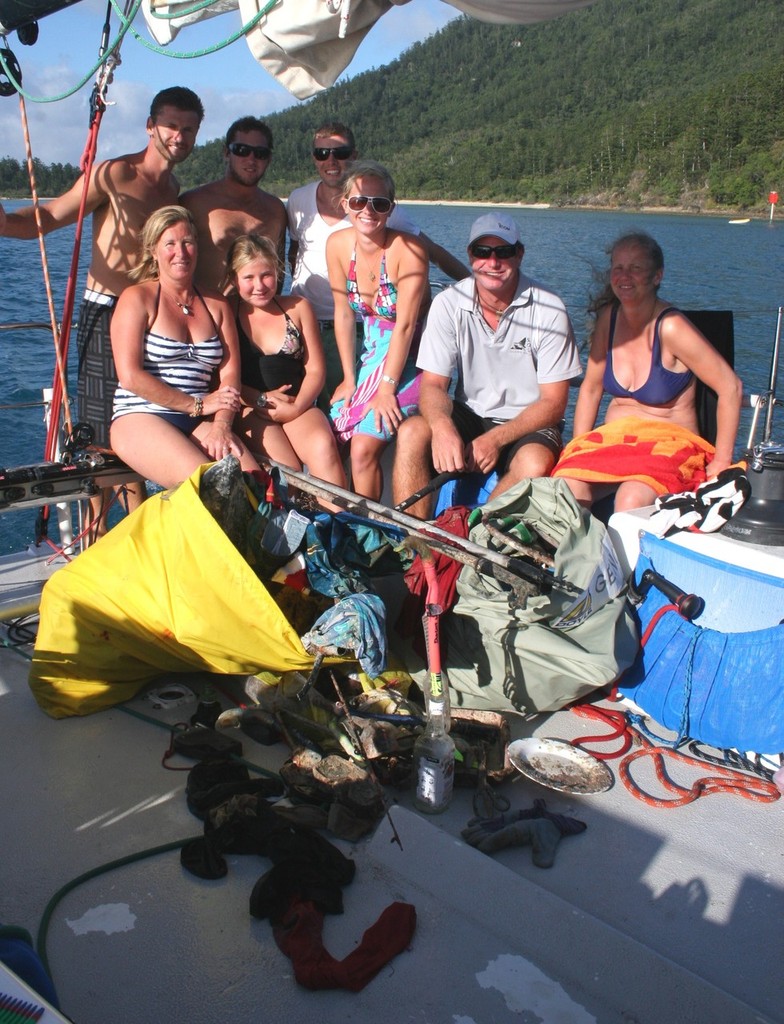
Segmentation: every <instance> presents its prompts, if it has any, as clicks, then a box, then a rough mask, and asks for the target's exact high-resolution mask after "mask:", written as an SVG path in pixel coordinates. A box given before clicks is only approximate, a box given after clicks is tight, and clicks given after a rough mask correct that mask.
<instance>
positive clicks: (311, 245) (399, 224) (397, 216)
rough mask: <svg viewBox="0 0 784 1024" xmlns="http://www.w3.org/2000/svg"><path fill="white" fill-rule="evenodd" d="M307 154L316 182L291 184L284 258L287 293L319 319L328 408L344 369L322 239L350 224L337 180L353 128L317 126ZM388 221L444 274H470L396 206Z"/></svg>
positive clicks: (350, 153)
mask: <svg viewBox="0 0 784 1024" xmlns="http://www.w3.org/2000/svg"><path fill="white" fill-rule="evenodd" d="M312 156H313V163H314V166H315V168H316V171H317V172H318V181H312V182H310V183H309V184H308V185H303V186H302V187H301V188H297V189H294V191H293V192H292V193H291V195H290V196H289V198H288V203H287V210H288V219H289V253H288V259H289V266H290V267H291V274H292V285H291V293H292V295H302V296H304V297H305V298H306V299H307V300H308V301H309V302H310V304H311V306H313V308H314V309H315V311H316V317H317V318H318V321H319V328H320V330H321V337H322V340H323V341H324V354H325V356H326V360H327V380H326V384H325V387H324V392H323V394H322V401H321V402H320V403H319V404H320V405H321V406H322V408H324V409H325V411H327V412H328V411H329V406H330V402H329V398H330V396H331V395H332V393H333V391H334V390H335V388H336V387H337V386H338V384H340V382H341V381H342V380H343V368H342V366H341V364H340V357H339V356H338V352H337V346H336V343H335V330H334V319H335V303H334V300H333V298H332V290H331V288H330V286H329V272H328V270H327V255H326V254H327V239H328V238H329V236H330V235H331V234H333V233H334V232H335V231H340V230H342V229H344V228H348V227H350V226H351V225H350V223H349V220H348V218H347V217H346V213H345V210H344V209H343V206H342V200H343V189H342V181H343V177H344V175H345V174H346V171H347V170H348V168H349V166H350V164H351V163H352V161H354V160H356V158H357V147H356V142H355V140H354V133H353V132H352V131H351V129H350V128H349V127H347V126H346V125H344V124H341V123H340V122H338V121H330V122H328V123H326V124H323V125H321V127H320V128H317V129H316V132H315V134H314V136H313V149H312ZM387 223H388V226H389V227H390V228H393V229H394V230H396V231H406V232H408V233H409V234H411V235H416V236H417V237H418V238H419V241H420V242H421V243H422V244H423V245H424V246H425V248H426V249H427V253H428V257H429V259H430V261H431V262H432V263H435V264H436V265H437V266H438V267H440V268H441V270H443V271H444V273H445V274H447V275H448V276H449V277H451V278H453V279H454V280H460V278H463V277H467V276H468V275H469V273H470V272H469V270H468V267H466V266H464V265H463V264H462V263H461V262H460V260H458V259H455V257H454V256H452V254H451V253H449V252H447V250H446V249H444V248H442V247H441V246H440V245H438V244H437V243H436V242H434V241H433V240H432V239H431V238H428V237H427V235H425V234H423V233H422V232H421V231H420V230H419V228H418V227H417V226H416V224H414V223H413V221H411V220H409V218H408V217H407V216H406V215H405V214H404V213H402V212H401V210H400V208H399V207H398V206H395V207H394V208H393V209H392V213H391V214H390V217H389V221H388V222H387ZM357 337H358V340H361V338H362V328H361V324H360V325H359V326H358V335H357ZM357 350H358V351H359V345H358V346H357Z"/></svg>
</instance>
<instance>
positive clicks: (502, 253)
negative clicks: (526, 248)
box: [468, 242, 517, 260]
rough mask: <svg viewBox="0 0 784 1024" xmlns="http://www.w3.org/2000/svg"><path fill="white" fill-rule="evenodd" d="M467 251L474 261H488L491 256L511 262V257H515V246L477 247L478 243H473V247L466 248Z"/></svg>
mask: <svg viewBox="0 0 784 1024" xmlns="http://www.w3.org/2000/svg"><path fill="white" fill-rule="evenodd" d="M468 251H469V252H470V253H471V255H472V256H473V257H474V259H475V260H489V259H490V257H491V256H495V258H496V259H498V260H511V258H512V257H513V256H516V255H517V246H516V245H479V243H478V242H474V244H473V245H471V246H469V247H468Z"/></svg>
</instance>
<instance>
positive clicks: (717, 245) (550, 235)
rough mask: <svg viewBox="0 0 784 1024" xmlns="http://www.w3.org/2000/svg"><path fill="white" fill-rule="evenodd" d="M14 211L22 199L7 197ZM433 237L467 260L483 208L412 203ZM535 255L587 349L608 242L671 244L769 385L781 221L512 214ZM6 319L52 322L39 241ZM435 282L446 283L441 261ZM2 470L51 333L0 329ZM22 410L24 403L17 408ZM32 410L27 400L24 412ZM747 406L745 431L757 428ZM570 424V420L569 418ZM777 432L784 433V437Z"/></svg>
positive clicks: (37, 393)
mask: <svg viewBox="0 0 784 1024" xmlns="http://www.w3.org/2000/svg"><path fill="white" fill-rule="evenodd" d="M5 205H6V206H7V208H8V209H13V208H14V206H15V205H17V204H15V203H13V202H9V203H7V204H5ZM403 206H404V209H405V211H406V213H407V214H408V215H409V216H410V217H411V219H412V220H414V221H415V222H416V223H417V224H418V225H419V227H420V228H421V229H422V230H423V231H424V232H426V234H428V235H429V236H430V237H431V238H433V239H434V240H435V241H437V242H439V244H441V245H443V246H444V247H445V248H447V249H449V250H450V251H451V252H453V253H455V254H456V255H464V254H465V248H466V240H467V238H468V233H469V229H470V226H471V223H472V221H473V220H474V218H475V217H477V216H478V215H479V214H480V213H481V212H483V210H484V211H485V212H486V209H485V208H479V207H472V206H451V205H450V206H440V205H430V204H410V205H407V204H405V203H404V204H403ZM511 212H512V214H513V216H514V217H515V218H516V219H517V221H518V223H519V225H520V229H521V233H522V237H523V240H524V242H525V247H526V253H525V259H524V263H523V267H524V270H525V271H526V273H527V274H529V275H530V276H531V277H535V278H538V279H539V280H541V281H543V282H545V283H547V284H549V285H550V286H552V287H553V288H554V289H555V290H556V291H558V292H559V294H560V295H561V297H562V298H563V299H564V301H565V303H566V305H567V307H568V309H569V311H570V313H571V315H572V319H573V322H574V325H575V331H576V333H577V339H578V343H579V344H580V346H581V349H583V350H584V349H585V345H586V333H587V328H586V314H585V310H586V306H587V302H588V297H589V295H590V294H591V293H592V292H593V291H595V288H596V278H597V274H599V273H600V272H601V271H602V270H603V269H604V268H605V266H606V263H607V256H606V249H607V247H608V245H609V244H610V243H611V242H612V241H613V239H614V238H616V237H617V236H618V235H619V234H621V233H623V232H624V231H627V230H630V229H633V228H641V229H643V230H645V231H648V232H649V233H650V234H652V235H653V236H654V237H655V238H656V239H657V241H658V242H659V243H660V245H661V246H662V249H663V250H664V256H665V264H666V266H665V277H664V282H663V284H662V288H661V294H662V296H663V297H665V298H666V299H667V300H669V301H670V302H672V303H673V304H674V305H677V306H681V307H682V308H684V309H703V308H704V309H731V310H733V312H734V314H735V346H736V357H735V364H736V369H737V372H738V373H739V375H740V376H741V378H742V380H743V382H744V388H745V390H746V391H747V392H748V393H756V392H759V391H761V390H764V389H765V388H767V385H768V381H769V379H770V372H771V352H772V347H773V340H774V335H775V328H776V316H777V308H778V307H779V306H781V305H784V222H781V221H778V220H776V219H774V220H773V222H772V223H771V222H770V221H768V220H767V219H763V220H756V221H751V222H750V223H748V224H730V223H729V222H728V220H727V219H726V218H721V217H704V216H701V217H695V216H684V215H676V214H659V213H656V214H638V213H629V212H596V211H571V210H570V211H564V210H548V209H514V210H513V211H511ZM73 236H74V231H73V229H72V228H66V229H63V230H62V231H59V232H56V233H54V234H52V235H49V236H48V237H47V238H46V240H45V241H46V253H47V263H48V266H49V270H50V276H51V283H52V284H51V287H52V292H53V297H54V308H55V311H56V315H57V317H58V318H59V317H61V315H62V308H63V301H64V296H65V287H66V281H67V275H68V271H69V267H70V264H71V258H72V250H73ZM89 245H90V236H89V230H88V231H86V232H85V238H84V241H83V246H82V258H81V266H80V270H79V287H78V289H77V305H76V313H78V300H79V298H80V297H81V294H82V292H83V290H84V278H85V273H86V267H87V263H88V260H89ZM0 267H2V275H1V276H0V281H1V282H2V284H1V285H0V289H1V290H0V304H1V305H2V310H1V311H0V325H4V324H8V323H19V322H44V323H48V322H49V311H48V303H47V298H46V290H45V287H44V276H43V272H42V260H41V255H40V251H39V246H38V242H37V241H24V242H21V241H16V240H13V239H5V238H0ZM432 277H433V280H434V281H440V282H446V281H447V279H446V278H444V276H443V275H442V274H441V273H440V272H439V271H438V270H437V268H434V270H433V275H432ZM75 345H76V337H75V330H74V332H73V338H72V344H71V351H70V355H69V360H68V363H69V391H70V392H71V393H72V394H73V395H75V391H76V368H75ZM0 361H1V362H2V372H0V466H2V467H6V468H7V467H12V466H20V465H29V464H33V463H35V462H39V461H41V459H42V458H43V450H44V441H45V428H44V424H43V413H42V409H41V407H40V405H38V404H35V403H39V402H40V398H41V389H42V388H44V387H50V386H51V384H52V379H53V372H54V365H55V363H54V346H53V343H52V335H51V331H50V330H16V329H15V330H4V329H2V330H0ZM20 406H22V407H20ZM25 406H26V407H25ZM749 415H750V414H749V413H748V412H746V413H744V417H743V420H742V424H741V437H742V438H745V431H746V430H747V429H748V423H749ZM567 430H568V425H567ZM777 431H778V432H777ZM774 439H776V440H784V421H781V418H780V422H778V423H776V422H775V420H774ZM35 520H36V510H34V509H33V510H29V509H28V510H22V511H0V554H4V553H6V552H8V551H13V550H18V549H19V548H21V547H24V546H26V545H27V544H29V543H31V542H32V541H33V540H34V532H35Z"/></svg>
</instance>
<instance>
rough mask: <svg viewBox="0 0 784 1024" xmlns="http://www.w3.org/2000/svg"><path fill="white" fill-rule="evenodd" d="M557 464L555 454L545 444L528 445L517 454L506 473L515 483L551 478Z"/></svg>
mask: <svg viewBox="0 0 784 1024" xmlns="http://www.w3.org/2000/svg"><path fill="white" fill-rule="evenodd" d="M556 462H557V456H556V454H555V452H553V451H551V450H550V449H549V448H547V447H546V446H545V445H543V444H526V445H523V447H522V448H520V450H519V451H517V452H515V455H514V457H513V458H512V460H511V462H510V463H509V466H508V468H507V471H506V474H505V475H506V476H511V477H512V478H513V479H514V480H515V481H517V480H527V479H530V478H531V477H538V476H549V475H550V473H551V472H552V470H553V467H554V466H555V463H556Z"/></svg>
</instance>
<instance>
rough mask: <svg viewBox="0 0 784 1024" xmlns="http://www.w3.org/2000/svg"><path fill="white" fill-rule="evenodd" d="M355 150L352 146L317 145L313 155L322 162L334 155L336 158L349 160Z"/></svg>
mask: <svg viewBox="0 0 784 1024" xmlns="http://www.w3.org/2000/svg"><path fill="white" fill-rule="evenodd" d="M353 152H354V150H353V148H352V147H351V146H332V147H330V146H316V147H315V148H314V149H313V156H314V157H315V158H316V160H318V162H319V163H320V164H322V163H324V161H325V160H329V158H330V157H331V156H334V158H335V159H336V160H348V159H349V158H350V157H351V154H352V153H353Z"/></svg>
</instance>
